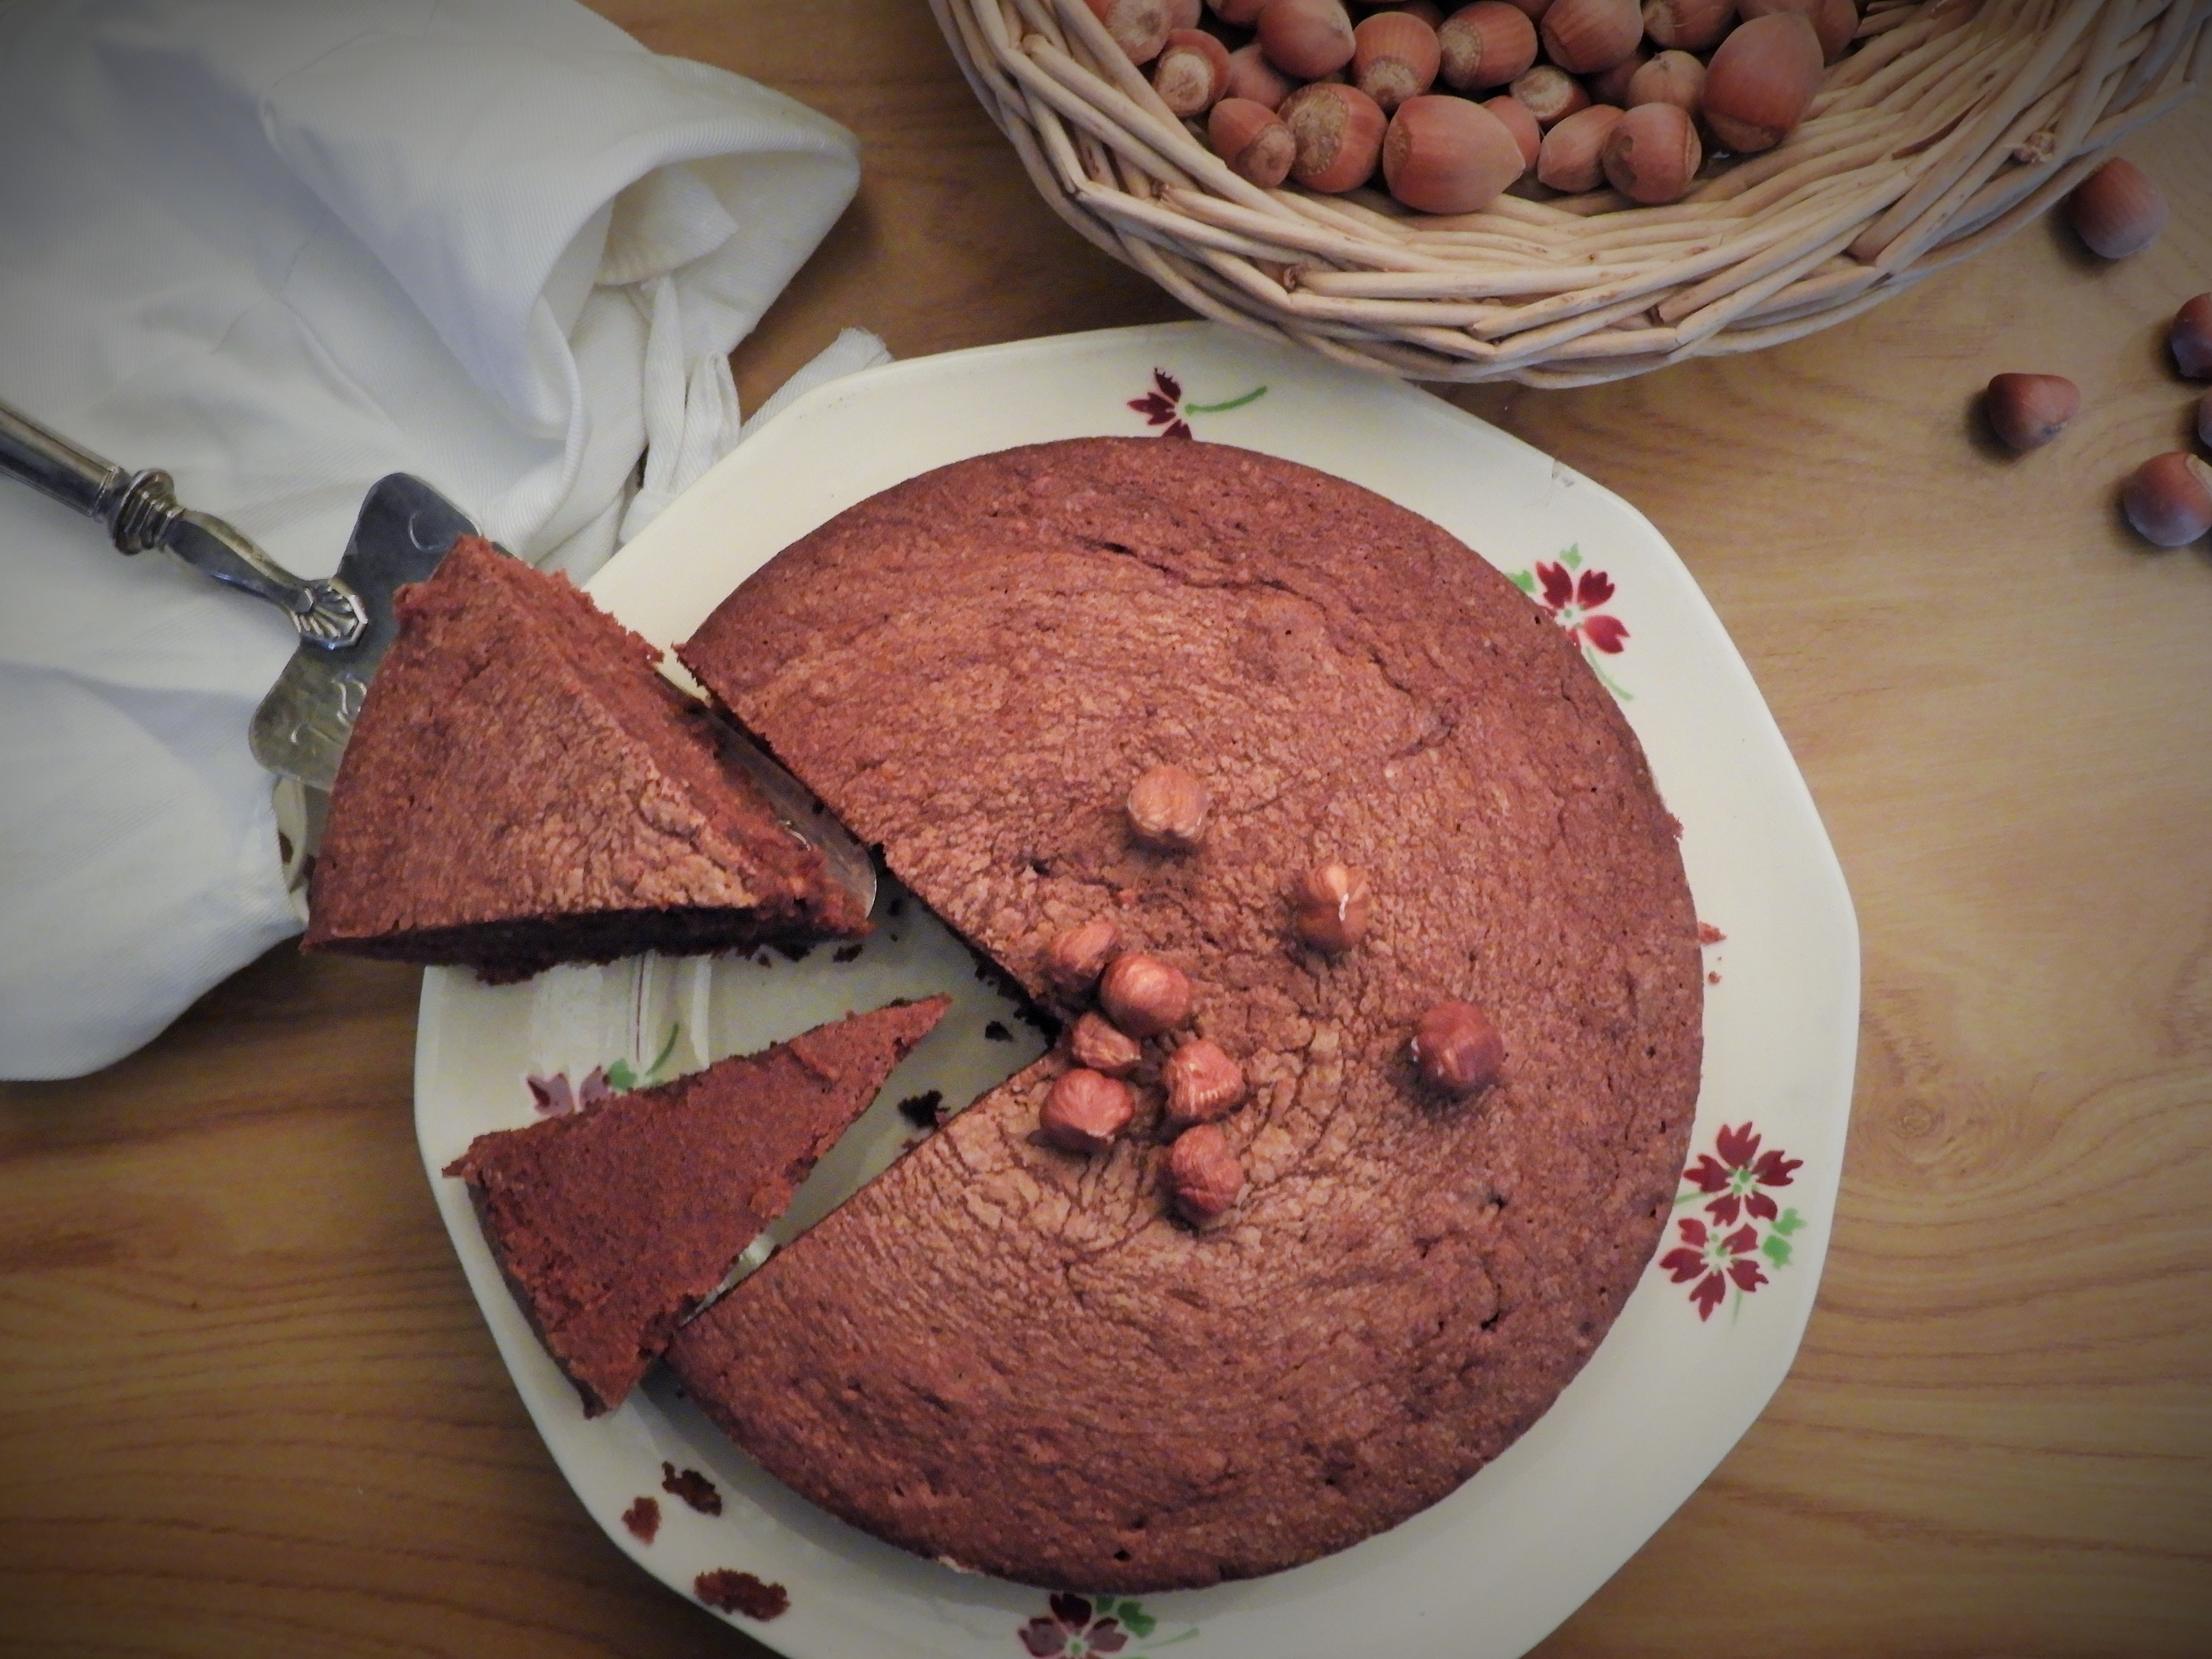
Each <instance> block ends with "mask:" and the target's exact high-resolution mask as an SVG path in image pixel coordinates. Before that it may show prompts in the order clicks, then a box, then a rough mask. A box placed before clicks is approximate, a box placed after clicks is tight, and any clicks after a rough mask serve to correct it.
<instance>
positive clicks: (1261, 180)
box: [1206, 98, 1298, 190]
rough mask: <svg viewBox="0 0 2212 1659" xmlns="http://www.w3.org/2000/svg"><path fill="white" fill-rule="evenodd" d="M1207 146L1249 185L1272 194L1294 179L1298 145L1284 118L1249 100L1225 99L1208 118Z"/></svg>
mask: <svg viewBox="0 0 2212 1659" xmlns="http://www.w3.org/2000/svg"><path fill="white" fill-rule="evenodd" d="M1206 143H1209V144H1211V145H1212V147H1213V153H1214V154H1215V155H1218V156H1219V157H1220V158H1221V159H1222V160H1223V161H1226V162H1228V163H1229V170H1230V171H1231V173H1235V174H1236V175H1237V177H1238V178H1240V179H1243V180H1245V181H1246V182H1247V183H1249V184H1255V185H1259V186H1260V188H1261V189H1262V190H1273V188H1274V187H1275V186H1276V185H1279V184H1281V183H1282V182H1283V180H1284V179H1287V178H1289V177H1290V176H1291V162H1292V161H1295V160H1296V159H1297V153H1298V146H1297V140H1296V139H1294V138H1292V137H1291V130H1290V129H1289V128H1288V127H1286V126H1285V125H1283V123H1282V118H1280V117H1279V116H1278V115H1277V114H1276V113H1275V112H1274V111H1273V110H1271V109H1269V108H1268V107H1267V106H1266V105H1265V104H1255V103H1254V102H1253V101H1252V100H1250V99H1249V98H1225V99H1223V100H1221V101H1220V102H1219V103H1218V104H1216V105H1215V106H1213V112H1212V114H1210V115H1208V116H1207V117H1206Z"/></svg>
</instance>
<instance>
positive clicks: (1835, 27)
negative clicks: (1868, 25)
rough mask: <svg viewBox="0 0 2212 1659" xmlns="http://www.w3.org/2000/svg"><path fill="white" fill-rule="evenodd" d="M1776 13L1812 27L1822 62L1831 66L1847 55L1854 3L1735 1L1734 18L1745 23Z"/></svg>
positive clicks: (1846, 0)
mask: <svg viewBox="0 0 2212 1659" xmlns="http://www.w3.org/2000/svg"><path fill="white" fill-rule="evenodd" d="M1778 11H1794V12H1796V14H1797V15H1799V16H1801V17H1802V18H1803V19H1804V20H1805V21H1807V22H1808V23H1810V24H1811V25H1812V26H1813V34H1814V39H1816V40H1819V41H1820V58H1821V60H1822V61H1823V62H1825V63H1830V64H1832V63H1834V62H1835V61H1836V59H1838V58H1841V57H1842V56H1843V55H1844V52H1848V51H1849V50H1850V44H1851V37H1852V36H1853V35H1854V34H1856V33H1858V27H1859V9H1858V6H1857V3H1856V0H1736V15H1738V16H1740V17H1741V18H1743V19H1744V20H1745V21H1750V20H1751V19H1752V18H1754V17H1768V16H1771V15H1773V14H1774V13H1776V12H1778Z"/></svg>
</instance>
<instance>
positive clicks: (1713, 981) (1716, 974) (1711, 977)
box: [1705, 968, 1721, 985]
mask: <svg viewBox="0 0 2212 1659" xmlns="http://www.w3.org/2000/svg"><path fill="white" fill-rule="evenodd" d="M1720 982H1721V970H1720V969H1717V968H1716V969H1713V971H1712V972H1711V973H1710V974H1707V975H1705V983H1706V984H1708V985H1717V984H1719V983H1720Z"/></svg>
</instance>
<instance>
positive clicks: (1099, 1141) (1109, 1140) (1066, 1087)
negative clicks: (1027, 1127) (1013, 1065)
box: [1037, 1066, 1137, 1155]
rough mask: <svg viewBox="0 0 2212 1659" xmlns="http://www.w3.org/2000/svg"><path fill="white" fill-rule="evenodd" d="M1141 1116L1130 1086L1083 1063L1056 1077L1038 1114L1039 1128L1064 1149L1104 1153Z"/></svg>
mask: <svg viewBox="0 0 2212 1659" xmlns="http://www.w3.org/2000/svg"><path fill="white" fill-rule="evenodd" d="M1136 1115H1137V1097H1136V1096H1134V1095H1133V1094H1132V1093H1131V1092H1130V1091H1129V1085H1127V1084H1126V1083H1122V1082H1119V1081H1117V1080H1116V1079H1113V1078H1110V1077H1103V1076H1101V1075H1100V1074H1099V1073H1097V1072H1091V1071H1086V1070H1085V1069H1084V1068H1083V1067H1082V1066H1077V1067H1075V1068H1074V1069H1073V1071H1066V1072H1062V1073H1060V1075H1059V1076H1058V1077H1057V1078H1055V1079H1054V1080H1053V1085H1052V1092H1051V1093H1049V1094H1048V1095H1047V1096H1046V1097H1045V1099H1044V1105H1043V1106H1042V1108H1041V1109H1039V1111H1038V1113H1037V1128H1038V1130H1039V1132H1040V1133H1042V1134H1043V1136H1044V1138H1045V1139H1046V1140H1048V1142H1050V1143H1051V1144H1052V1145H1053V1146H1057V1147H1059V1148H1060V1151H1061V1152H1081V1153H1084V1154H1085V1155H1090V1154H1093V1153H1097V1152H1104V1151H1105V1150H1106V1149H1107V1148H1108V1147H1109V1146H1112V1145H1113V1144H1114V1142H1115V1139H1117V1138H1118V1137H1119V1136H1120V1135H1121V1131H1122V1130H1124V1129H1126V1128H1127V1127H1129V1120H1130V1119H1131V1118H1133V1117H1134V1116H1136Z"/></svg>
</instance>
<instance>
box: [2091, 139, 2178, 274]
mask: <svg viewBox="0 0 2212 1659" xmlns="http://www.w3.org/2000/svg"><path fill="white" fill-rule="evenodd" d="M2167 211H2168V210H2167V208H2166V192H2165V191H2162V190H2160V188H2159V187H2158V183H2157V181H2156V180H2155V179H2153V178H2152V177H2151V176H2150V174H2148V173H2145V172H2144V171H2143V170H2142V168H2141V167H2137V166H2136V164H2135V163H2134V162H2133V161H2129V160H2128V159H2127V158H2126V157H2124V156H2120V155H2115V156H2114V157H2113V158H2112V160H2111V161H2107V162H2106V163H2105V165H2104V166H2102V167H2099V168H2098V169H2097V170H2096V171H2095V172H2094V173H2091V174H2090V175H2089V176H2088V177H2087V178H2086V179H2083V180H2082V181H2081V183H2080V184H2078V185H2075V186H2074V193H2073V194H2072V195H2070V196H2069V197H2067V198H2066V217H2067V218H2068V220H2069V221H2070V222H2072V224H2073V226H2074V231H2075V234H2076V235H2078V236H2079V237H2081V240H2083V241H2084V242H2087V244H2088V245H2089V251H2090V252H2092V253H2095V254H2099V255H2100V256H2102V257H2103V258H2107V259H2124V258H2127V257H2128V255H2130V253H2140V252H2142V251H2143V250H2144V249H2145V248H2147V247H2148V246H2150V245H2151V244H2152V243H2153V242H2154V241H2156V240H2158V234H2159V232H2160V231H2161V230H2164V229H2165V228H2166V215H2167Z"/></svg>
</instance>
